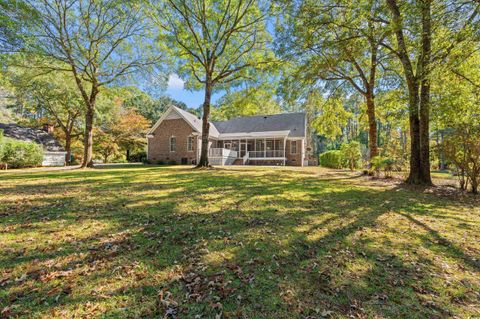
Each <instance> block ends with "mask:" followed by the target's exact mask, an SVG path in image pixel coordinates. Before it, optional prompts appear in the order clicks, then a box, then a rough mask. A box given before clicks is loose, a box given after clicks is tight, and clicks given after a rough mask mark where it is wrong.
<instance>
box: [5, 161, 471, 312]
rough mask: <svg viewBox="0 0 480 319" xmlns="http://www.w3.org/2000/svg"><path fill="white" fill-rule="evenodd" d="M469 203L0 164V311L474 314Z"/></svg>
mask: <svg viewBox="0 0 480 319" xmlns="http://www.w3.org/2000/svg"><path fill="white" fill-rule="evenodd" d="M449 196H451V195H449ZM479 206H480V204H479V200H478V199H475V198H473V197H472V196H459V197H445V196H441V194H438V192H437V191H432V190H431V189H430V190H425V191H424V190H422V189H408V188H406V187H404V186H402V185H398V184H394V183H386V182H384V181H370V180H369V179H367V178H364V177H358V176H356V175H355V174H352V173H348V172H341V171H331V170H325V169H320V168H305V169H287V168H283V169H282V168H279V169H274V168H261V167H247V168H243V169H217V170H192V169H191V168H188V167H180V166H178V167H156V166H147V167H142V166H138V167H117V168H105V169H94V170H83V171H82V170H76V171H58V172H30V173H29V172H20V173H19V172H13V171H12V172H8V173H0V251H1V252H2V253H1V255H0V312H1V314H0V318H1V317H9V316H11V317H22V318H92V317H98V318H162V317H163V316H165V315H168V316H170V317H171V318H289V319H290V318H323V317H332V318H447V317H448V318H451V317H456V318H469V317H475V316H480V231H479V230H480V208H479ZM219 314H221V316H220V315H219ZM217 315H218V316H217Z"/></svg>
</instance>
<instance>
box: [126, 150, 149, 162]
mask: <svg viewBox="0 0 480 319" xmlns="http://www.w3.org/2000/svg"><path fill="white" fill-rule="evenodd" d="M128 161H129V162H132V163H135V162H137V163H145V162H146V161H147V152H145V151H138V152H136V153H133V154H130V158H129V159H128Z"/></svg>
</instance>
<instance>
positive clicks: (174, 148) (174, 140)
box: [170, 136, 177, 152]
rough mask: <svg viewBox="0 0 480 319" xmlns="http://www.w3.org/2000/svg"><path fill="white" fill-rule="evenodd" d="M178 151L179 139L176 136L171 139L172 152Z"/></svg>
mask: <svg viewBox="0 0 480 319" xmlns="http://www.w3.org/2000/svg"><path fill="white" fill-rule="evenodd" d="M176 151H177V138H176V137H175V136H172V137H170V152H176Z"/></svg>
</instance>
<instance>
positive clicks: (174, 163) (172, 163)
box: [168, 160, 177, 165]
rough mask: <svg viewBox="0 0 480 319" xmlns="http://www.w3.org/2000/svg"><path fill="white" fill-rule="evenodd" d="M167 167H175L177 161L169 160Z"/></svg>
mask: <svg viewBox="0 0 480 319" xmlns="http://www.w3.org/2000/svg"><path fill="white" fill-rule="evenodd" d="M168 165H177V161H176V160H170V161H168Z"/></svg>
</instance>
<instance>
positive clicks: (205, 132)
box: [197, 77, 213, 167]
mask: <svg viewBox="0 0 480 319" xmlns="http://www.w3.org/2000/svg"><path fill="white" fill-rule="evenodd" d="M212 88H213V85H212V83H211V81H210V79H209V77H207V81H206V84H205V100H204V102H203V118H202V149H201V153H200V161H199V162H198V165H197V167H208V166H209V162H208V137H209V133H210V123H209V121H208V117H209V116H210V100H211V99H212Z"/></svg>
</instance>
